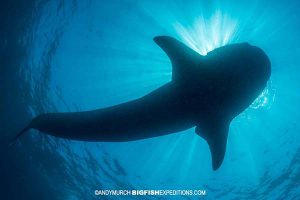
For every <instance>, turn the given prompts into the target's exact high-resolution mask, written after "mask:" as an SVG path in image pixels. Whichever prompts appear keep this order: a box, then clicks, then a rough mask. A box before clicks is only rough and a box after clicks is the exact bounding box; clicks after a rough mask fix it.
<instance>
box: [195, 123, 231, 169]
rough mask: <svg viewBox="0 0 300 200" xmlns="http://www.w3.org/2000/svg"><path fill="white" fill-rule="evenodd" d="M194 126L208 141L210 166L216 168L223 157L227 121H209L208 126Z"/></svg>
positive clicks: (226, 135) (227, 128)
mask: <svg viewBox="0 0 300 200" xmlns="http://www.w3.org/2000/svg"><path fill="white" fill-rule="evenodd" d="M202 127H203V126H201V127H199V126H197V127H196V130H195V131H196V133H197V134H198V135H199V136H201V137H202V138H204V139H205V140H206V142H207V143H208V146H209V149H210V153H211V157H212V168H213V170H217V169H218V168H219V167H220V166H221V164H222V162H223V160H224V157H225V152H226V144H227V137H228V130H229V123H211V124H209V126H205V127H203V128H202Z"/></svg>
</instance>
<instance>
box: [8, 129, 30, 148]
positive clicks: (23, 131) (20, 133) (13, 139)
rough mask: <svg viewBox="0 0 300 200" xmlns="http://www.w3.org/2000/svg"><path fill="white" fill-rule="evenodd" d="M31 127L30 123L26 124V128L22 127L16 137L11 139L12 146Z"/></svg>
mask: <svg viewBox="0 0 300 200" xmlns="http://www.w3.org/2000/svg"><path fill="white" fill-rule="evenodd" d="M29 129H31V126H30V125H28V126H26V127H25V128H24V129H22V130H21V131H20V132H19V133H18V134H17V135H16V136H15V137H14V138H12V139H11V140H10V143H9V145H10V146H12V145H14V144H15V143H16V141H17V140H18V139H19V138H20V137H21V136H22V135H23V134H24V133H25V132H26V131H28V130H29Z"/></svg>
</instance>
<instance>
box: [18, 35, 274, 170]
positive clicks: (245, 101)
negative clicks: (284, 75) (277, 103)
mask: <svg viewBox="0 0 300 200" xmlns="http://www.w3.org/2000/svg"><path fill="white" fill-rule="evenodd" d="M154 41H155V42H156V43H157V44H158V45H159V46H160V47H161V48H162V49H163V50H164V51H165V52H166V54H167V55H168V57H169V58H170V60H171V63H172V81H170V82H169V83H167V84H165V85H163V86H162V87H160V88H158V89H157V90H154V91H153V92H151V93H149V94H147V95H145V96H143V97H141V98H139V99H135V100H133V101H129V102H126V103H123V104H119V105H116V106H112V107H107V108H103V109H98V110H93V111H85V112H73V113H47V114H42V115H39V116H37V117H36V118H34V119H33V120H32V121H31V122H30V123H29V125H28V126H27V127H26V128H25V129H23V130H22V131H21V132H20V133H19V134H18V135H17V136H16V138H18V137H19V136H20V135H21V134H23V133H24V132H25V131H27V130H29V129H31V128H33V129H37V130H39V131H41V132H44V133H47V134H50V135H53V136H57V137H61V138H67V139H72V140H84V141H110V142H124V141H133V140H139V139H147V138H152V137H157V136H162V135H166V134H171V133H175V132H179V131H183V130H186V129H189V128H192V127H196V128H195V132H196V133H197V134H198V135H200V136H201V137H202V138H204V139H205V140H206V141H207V143H208V145H209V148H210V151H211V156H212V167H213V169H214V170H216V169H218V168H219V167H220V165H221V164H222V162H223V159H224V156H225V151H226V143H227V137H228V130H229V125H230V122H231V121H232V119H233V118H235V117H236V116H237V115H239V114H240V113H241V112H243V111H244V110H245V109H246V108H247V107H248V106H249V105H250V104H251V103H252V102H253V101H254V100H255V99H256V98H257V97H258V96H259V94H260V93H261V92H262V91H263V89H264V88H265V86H266V84H267V81H268V79H269V77H270V74H271V64H270V61H269V59H268V57H267V55H266V54H265V53H264V52H263V51H262V50H261V49H260V48H258V47H255V46H251V45H249V44H248V43H239V44H232V45H227V46H224V47H220V48H217V49H215V50H213V51H211V52H209V53H208V54H207V55H206V56H201V55H200V54H198V53H196V52H195V51H193V50H192V49H190V48H189V47H187V46H185V45H184V44H183V43H181V42H179V41H178V40H176V39H174V38H171V37H168V36H159V37H155V38H154Z"/></svg>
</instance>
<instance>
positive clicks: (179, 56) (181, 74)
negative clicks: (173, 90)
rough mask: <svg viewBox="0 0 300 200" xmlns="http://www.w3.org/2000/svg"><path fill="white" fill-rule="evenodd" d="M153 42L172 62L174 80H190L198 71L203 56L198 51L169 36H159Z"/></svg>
mask: <svg viewBox="0 0 300 200" xmlns="http://www.w3.org/2000/svg"><path fill="white" fill-rule="evenodd" d="M153 40H154V41H155V43H156V44H157V45H158V46H159V47H160V48H161V49H162V50H164V52H165V53H166V54H167V55H168V57H169V59H170V60H171V63H172V80H179V79H188V78H189V76H190V75H191V74H193V73H194V71H195V70H197V69H198V67H199V66H198V64H199V63H200V61H201V59H202V56H201V55H200V54H198V53H197V52H196V51H194V50H192V49H191V48H189V47H188V46H186V45H185V44H183V43H182V42H179V41H178V40H176V39H174V38H172V37H169V36H157V37H155V38H154V39H153Z"/></svg>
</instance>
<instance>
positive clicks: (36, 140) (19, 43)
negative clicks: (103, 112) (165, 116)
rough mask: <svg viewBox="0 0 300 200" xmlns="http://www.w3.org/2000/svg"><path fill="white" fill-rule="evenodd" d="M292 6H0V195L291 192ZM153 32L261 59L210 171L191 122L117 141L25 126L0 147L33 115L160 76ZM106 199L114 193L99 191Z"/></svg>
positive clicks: (162, 64)
mask: <svg viewBox="0 0 300 200" xmlns="http://www.w3.org/2000/svg"><path fill="white" fill-rule="evenodd" d="M299 6H300V4H299V3H297V1H296V0H295V1H266V0H256V1H246V0H245V1H244V0H243V1H233V0H228V1H205V0H202V1H201V0H197V1H196V0H189V1H182V0H172V1H171V0H170V1H167V0H159V1H156V0H153V1H137V0H128V1H121V0H119V1H118V0H111V1H108V0H107V1H105V0H102V1H97V0H89V1H76V0H73V1H71V0H70V1H67V0H65V1H47V0H45V1H26V2H23V1H21V0H20V1H15V2H14V3H6V4H4V5H3V6H2V7H1V14H0V15H1V26H2V24H3V26H2V28H1V29H0V30H1V35H0V36H1V38H0V40H1V49H0V50H1V51H0V53H1V63H0V64H1V65H0V67H1V71H0V76H1V79H0V81H1V86H0V89H1V96H0V98H1V99H0V100H1V101H0V104H1V105H0V106H1V107H0V108H1V116H0V117H1V118H0V120H1V127H0V128H1V135H2V137H1V155H2V156H1V157H2V158H1V163H0V164H1V165H0V173H1V185H0V186H1V194H3V199H66V200H76V199H99V198H100V197H97V196H95V195H94V190H96V189H204V190H206V196H205V197H204V199H298V198H299V195H300V185H299V184H300V181H299V180H300V144H299V139H300V135H299V131H300V127H299V125H298V121H299V119H300V113H299V110H300V95H299V88H300V87H299V86H300V82H299V77H300V76H299V75H300V70H299V66H300V61H299V58H300V48H299V44H300V38H299V35H300V23H299V17H300V12H299V9H298V8H299ZM157 35H169V36H172V37H175V38H177V39H179V40H181V41H182V42H184V43H185V44H187V45H188V46H190V47H191V48H193V49H194V50H195V51H197V52H199V53H200V54H202V55H205V54H206V53H207V52H209V51H211V50H213V49H214V48H217V47H219V46H223V45H226V44H230V43H237V42H249V43H251V44H252V45H257V46H259V47H261V48H262V49H264V51H265V52H266V53H267V54H268V56H269V57H270V60H271V62H272V75H271V79H270V81H269V83H268V86H267V88H266V89H265V90H264V92H263V93H262V94H261V95H260V96H259V98H258V99H257V100H256V101H255V102H254V103H253V104H252V105H251V106H250V107H249V108H248V109H247V110H246V111H245V112H243V113H242V114H241V115H240V116H238V117H237V118H235V119H234V120H233V122H232V124H231V126H230V132H229V138H228V147H227V152H226V157H225V160H224V163H223V165H222V166H221V168H220V169H219V170H218V171H215V172H214V171H212V169H211V157H210V152H209V149H208V146H207V144H206V143H205V141H204V140H203V139H201V138H200V137H199V136H198V135H196V134H195V133H194V129H191V130H187V131H184V132H181V133H176V134H173V135H168V136H163V137H159V138H153V139H147V140H141V141H136V142H126V143H101V142H99V143H89V142H77V141H68V140H63V139H58V138H54V137H51V136H46V135H44V134H41V133H38V132H36V131H31V132H30V133H27V135H26V136H24V137H22V138H21V139H20V141H19V142H18V143H17V144H16V145H15V146H13V147H8V145H7V140H8V138H11V137H12V136H14V135H15V133H16V132H17V131H18V130H20V129H21V128H23V127H24V126H25V124H26V123H27V122H28V121H29V120H30V119H32V118H33V117H34V116H36V115H38V114H40V113H45V112H56V111H83V110H92V109H96V108H102V107H106V106H111V105H115V104H118V103H121V102H125V101H129V100H132V99H135V98H139V97H141V96H143V95H145V94H147V93H148V92H150V91H152V90H154V89H156V88H158V87H159V86H161V85H163V84H165V83H167V82H168V81H170V79H171V75H172V72H171V64H170V62H169V60H168V58H167V56H166V55H165V54H164V52H163V51H162V50H161V49H160V48H159V47H158V46H157V45H156V44H155V43H154V42H153V41H152V38H153V37H154V36H157ZM0 198H1V197H0ZM102 198H104V197H102ZM118 198H120V199H124V197H123V198H121V197H112V198H108V199H118ZM131 198H133V197H127V199H131ZM160 198H161V199H168V198H169V197H166V196H163V197H160ZM194 198H196V197H185V199H194ZM1 199H2V198H1ZM125 199H126V197H125ZM144 199H157V198H156V197H150V196H145V197H144Z"/></svg>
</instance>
